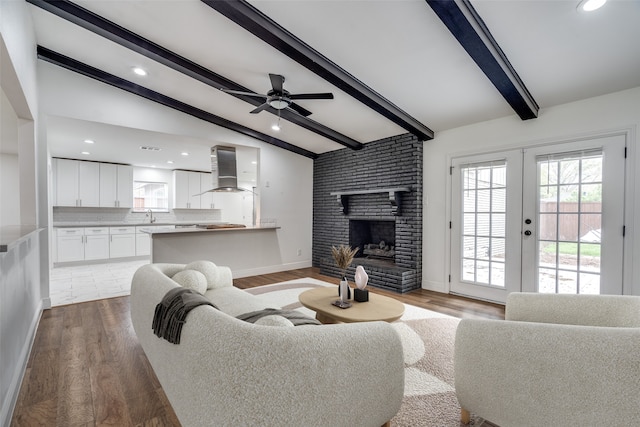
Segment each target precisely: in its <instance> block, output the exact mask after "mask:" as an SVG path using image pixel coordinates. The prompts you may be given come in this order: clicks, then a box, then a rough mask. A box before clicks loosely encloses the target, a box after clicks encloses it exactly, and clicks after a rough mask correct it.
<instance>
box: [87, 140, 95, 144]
mask: <svg viewBox="0 0 640 427" xmlns="http://www.w3.org/2000/svg"><path fill="white" fill-rule="evenodd" d="M84 142H86V143H87V144H93V143H94V142H95V141H94V140H93V139H85V140H84Z"/></svg>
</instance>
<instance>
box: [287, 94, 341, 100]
mask: <svg viewBox="0 0 640 427" xmlns="http://www.w3.org/2000/svg"><path fill="white" fill-rule="evenodd" d="M289 99H333V94H332V93H296V94H291V95H289Z"/></svg>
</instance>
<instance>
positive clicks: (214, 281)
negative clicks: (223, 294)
mask: <svg viewBox="0 0 640 427" xmlns="http://www.w3.org/2000/svg"><path fill="white" fill-rule="evenodd" d="M184 269H185V270H196V271H199V272H200V273H202V274H204V277H206V279H207V289H213V288H215V287H216V286H217V285H218V284H219V283H220V273H219V269H218V267H217V266H216V265H215V264H214V263H212V262H211V261H204V260H201V261H193V262H190V263H189V264H187V265H186V266H185V267H184Z"/></svg>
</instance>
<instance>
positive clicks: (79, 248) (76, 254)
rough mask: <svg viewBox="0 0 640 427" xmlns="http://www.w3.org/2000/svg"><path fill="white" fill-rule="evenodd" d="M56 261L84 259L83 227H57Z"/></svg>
mask: <svg viewBox="0 0 640 427" xmlns="http://www.w3.org/2000/svg"><path fill="white" fill-rule="evenodd" d="M56 246H57V252H58V262H70V261H84V228H58V229H57V233H56Z"/></svg>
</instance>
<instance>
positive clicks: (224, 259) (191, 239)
mask: <svg viewBox="0 0 640 427" xmlns="http://www.w3.org/2000/svg"><path fill="white" fill-rule="evenodd" d="M279 228H280V227H275V226H273V227H243V226H240V225H238V226H233V225H231V224H218V225H217V226H211V225H209V226H208V228H204V227H197V226H196V227H189V228H163V227H149V228H148V229H144V228H143V229H141V231H143V232H146V233H148V234H149V235H150V236H151V262H152V263H177V264H188V263H190V262H191V261H197V260H208V261H212V262H214V263H215V264H217V265H223V266H227V267H229V268H231V271H232V272H233V277H235V278H240V277H248V276H255V275H259V274H267V273H275V272H277V271H282V270H283V267H282V256H281V254H280V245H279V243H278V233H277V230H278V229H279Z"/></svg>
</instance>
